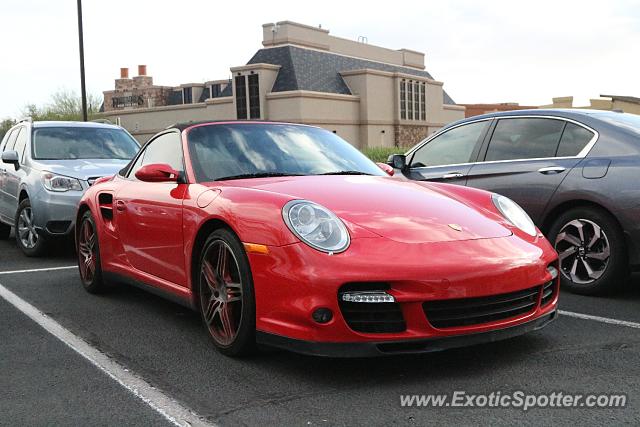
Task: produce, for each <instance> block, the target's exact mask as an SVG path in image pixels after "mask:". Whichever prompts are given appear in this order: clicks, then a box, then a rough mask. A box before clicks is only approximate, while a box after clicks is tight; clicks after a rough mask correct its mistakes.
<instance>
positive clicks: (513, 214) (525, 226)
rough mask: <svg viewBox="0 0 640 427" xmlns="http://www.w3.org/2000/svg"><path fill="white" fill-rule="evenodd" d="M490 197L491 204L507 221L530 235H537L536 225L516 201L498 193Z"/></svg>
mask: <svg viewBox="0 0 640 427" xmlns="http://www.w3.org/2000/svg"><path fill="white" fill-rule="evenodd" d="M491 199H492V200H493V204H494V205H495V206H496V208H497V209H498V210H499V211H500V213H501V214H502V216H504V217H505V219H506V220H507V221H509V222H510V223H511V224H513V225H515V226H516V227H518V228H519V229H520V230H522V231H524V232H525V233H527V234H528V235H530V236H533V237H535V236H537V235H538V231H537V230H536V225H535V224H534V223H533V221H532V220H531V218H530V217H529V215H527V213H526V212H525V211H524V209H522V208H521V207H520V206H519V205H518V204H517V203H516V202H514V201H513V200H511V199H509V198H508V197H504V196H501V195H499V194H494V195H493V196H492V197H491Z"/></svg>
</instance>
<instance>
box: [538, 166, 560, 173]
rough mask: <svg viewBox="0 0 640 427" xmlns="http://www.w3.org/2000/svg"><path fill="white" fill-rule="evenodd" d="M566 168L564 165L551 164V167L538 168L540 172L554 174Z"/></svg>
mask: <svg viewBox="0 0 640 427" xmlns="http://www.w3.org/2000/svg"><path fill="white" fill-rule="evenodd" d="M565 170H566V169H565V168H563V167H562V166H549V167H546V168H540V169H538V172H540V173H541V174H543V175H552V174H556V173H562V172H564V171H565Z"/></svg>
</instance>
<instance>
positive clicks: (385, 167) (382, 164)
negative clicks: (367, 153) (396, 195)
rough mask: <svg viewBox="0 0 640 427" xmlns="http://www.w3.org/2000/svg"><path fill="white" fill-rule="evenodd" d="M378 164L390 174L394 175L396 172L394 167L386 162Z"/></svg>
mask: <svg viewBox="0 0 640 427" xmlns="http://www.w3.org/2000/svg"><path fill="white" fill-rule="evenodd" d="M376 165H378V167H379V168H380V169H382V170H383V171H385V172H386V173H387V175H389V176H393V174H394V173H395V171H394V170H393V168H392V167H391V166H389V165H388V164H386V163H376Z"/></svg>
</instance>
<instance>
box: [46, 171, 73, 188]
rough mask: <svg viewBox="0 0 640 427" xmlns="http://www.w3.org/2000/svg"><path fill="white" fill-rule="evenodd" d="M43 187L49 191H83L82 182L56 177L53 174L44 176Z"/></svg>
mask: <svg viewBox="0 0 640 427" xmlns="http://www.w3.org/2000/svg"><path fill="white" fill-rule="evenodd" d="M42 185H44V188H46V189H47V190H49V191H57V192H63V191H70V190H71V191H82V184H80V180H78V179H76V178H71V177H68V176H64V175H56V174H53V173H51V172H44V173H43V174H42Z"/></svg>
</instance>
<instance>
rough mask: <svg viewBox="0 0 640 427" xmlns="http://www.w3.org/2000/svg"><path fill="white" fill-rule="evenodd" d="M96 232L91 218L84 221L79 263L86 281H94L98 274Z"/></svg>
mask: <svg viewBox="0 0 640 427" xmlns="http://www.w3.org/2000/svg"><path fill="white" fill-rule="evenodd" d="M96 240H97V239H96V232H95V229H94V228H93V224H92V223H91V221H89V220H85V221H83V222H82V226H81V227H80V234H79V236H78V261H79V262H78V265H79V266H80V276H81V277H82V280H83V281H84V282H85V283H91V282H93V280H94V278H95V275H96V258H97V255H96Z"/></svg>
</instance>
